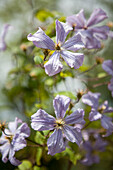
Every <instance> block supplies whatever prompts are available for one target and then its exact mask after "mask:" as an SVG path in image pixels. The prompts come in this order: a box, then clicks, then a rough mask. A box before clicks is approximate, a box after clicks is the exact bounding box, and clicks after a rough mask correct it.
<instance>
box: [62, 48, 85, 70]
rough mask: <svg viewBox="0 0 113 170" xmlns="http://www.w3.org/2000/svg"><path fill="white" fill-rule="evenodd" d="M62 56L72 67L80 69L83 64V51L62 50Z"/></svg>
mask: <svg viewBox="0 0 113 170" xmlns="http://www.w3.org/2000/svg"><path fill="white" fill-rule="evenodd" d="M61 56H62V57H63V59H64V60H65V62H66V63H67V64H68V65H69V66H70V67H71V68H73V67H74V69H78V68H79V67H80V66H81V65H82V64H83V59H84V55H83V54H82V53H72V52H70V51H61Z"/></svg>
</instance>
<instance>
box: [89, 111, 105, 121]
mask: <svg viewBox="0 0 113 170" xmlns="http://www.w3.org/2000/svg"><path fill="white" fill-rule="evenodd" d="M101 117H102V114H100V113H99V112H98V111H97V110H95V109H92V110H91V112H90V114H89V120H90V121H95V120H98V119H101Z"/></svg>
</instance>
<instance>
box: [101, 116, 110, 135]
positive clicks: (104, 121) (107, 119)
mask: <svg viewBox="0 0 113 170" xmlns="http://www.w3.org/2000/svg"><path fill="white" fill-rule="evenodd" d="M101 125H102V126H103V128H105V129H107V130H109V131H110V132H111V133H112V132H113V122H112V118H110V117H107V116H105V115H103V116H102V118H101Z"/></svg>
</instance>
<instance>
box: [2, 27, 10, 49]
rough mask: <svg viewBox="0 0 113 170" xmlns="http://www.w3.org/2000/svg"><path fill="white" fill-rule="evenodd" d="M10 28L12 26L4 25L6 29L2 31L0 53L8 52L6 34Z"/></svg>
mask: <svg viewBox="0 0 113 170" xmlns="http://www.w3.org/2000/svg"><path fill="white" fill-rule="evenodd" d="M10 27H11V25H9V24H5V25H4V28H3V31H2V33H1V37H0V51H4V50H6V43H5V37H6V34H7V32H8V29H9V28H10Z"/></svg>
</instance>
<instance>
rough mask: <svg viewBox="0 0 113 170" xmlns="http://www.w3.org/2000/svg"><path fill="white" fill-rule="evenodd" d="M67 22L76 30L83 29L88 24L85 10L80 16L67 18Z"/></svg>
mask: <svg viewBox="0 0 113 170" xmlns="http://www.w3.org/2000/svg"><path fill="white" fill-rule="evenodd" d="M66 21H67V23H68V24H69V25H71V26H72V27H73V26H75V29H76V28H77V29H81V28H83V27H84V26H85V24H86V19H85V16H84V10H83V9H82V10H81V11H80V12H79V13H78V14H76V15H72V16H69V17H67V19H66Z"/></svg>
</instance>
